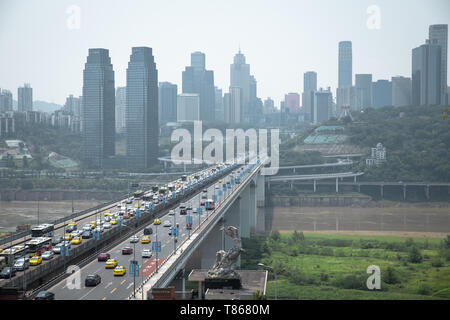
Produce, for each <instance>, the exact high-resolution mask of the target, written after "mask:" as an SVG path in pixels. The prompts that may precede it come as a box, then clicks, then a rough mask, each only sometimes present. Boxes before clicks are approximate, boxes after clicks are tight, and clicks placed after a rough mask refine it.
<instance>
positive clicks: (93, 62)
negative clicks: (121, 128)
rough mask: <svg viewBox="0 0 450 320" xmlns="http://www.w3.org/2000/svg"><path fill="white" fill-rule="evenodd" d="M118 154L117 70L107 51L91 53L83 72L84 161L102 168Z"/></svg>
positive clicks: (91, 51)
mask: <svg viewBox="0 0 450 320" xmlns="http://www.w3.org/2000/svg"><path fill="white" fill-rule="evenodd" d="M114 154H115V92H114V70H113V66H112V64H111V58H110V57H109V50H107V49H98V48H97V49H89V55H88V57H87V62H86V64H85V67H84V71H83V159H84V162H85V164H86V165H87V166H88V167H96V168H101V167H103V159H105V158H107V157H109V156H113V155H114Z"/></svg>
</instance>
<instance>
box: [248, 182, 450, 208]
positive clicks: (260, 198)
mask: <svg viewBox="0 0 450 320" xmlns="http://www.w3.org/2000/svg"><path fill="white" fill-rule="evenodd" d="M265 182H266V181H265V178H264V176H262V175H258V178H257V179H256V204H257V206H258V208H261V207H264V206H265V204H266V195H265V192H266V189H265ZM267 185H268V186H270V182H269V181H267ZM449 192H450V191H449Z"/></svg>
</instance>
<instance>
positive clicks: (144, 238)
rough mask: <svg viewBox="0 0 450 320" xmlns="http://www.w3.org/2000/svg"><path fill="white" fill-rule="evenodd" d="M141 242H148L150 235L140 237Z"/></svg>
mask: <svg viewBox="0 0 450 320" xmlns="http://www.w3.org/2000/svg"><path fill="white" fill-rule="evenodd" d="M141 243H150V237H149V236H143V237H142V238H141Z"/></svg>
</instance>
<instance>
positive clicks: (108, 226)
mask: <svg viewBox="0 0 450 320" xmlns="http://www.w3.org/2000/svg"><path fill="white" fill-rule="evenodd" d="M103 228H104V229H111V228H112V224H111V223H109V222H105V223H104V224H103Z"/></svg>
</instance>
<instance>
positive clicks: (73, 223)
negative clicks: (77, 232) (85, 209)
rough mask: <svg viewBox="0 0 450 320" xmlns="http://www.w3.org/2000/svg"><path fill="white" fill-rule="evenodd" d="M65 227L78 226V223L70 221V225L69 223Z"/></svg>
mask: <svg viewBox="0 0 450 320" xmlns="http://www.w3.org/2000/svg"><path fill="white" fill-rule="evenodd" d="M67 226H69V227H70V226H75V227H76V226H78V222H75V221H72V222H71V223H69V224H68V225H67Z"/></svg>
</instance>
